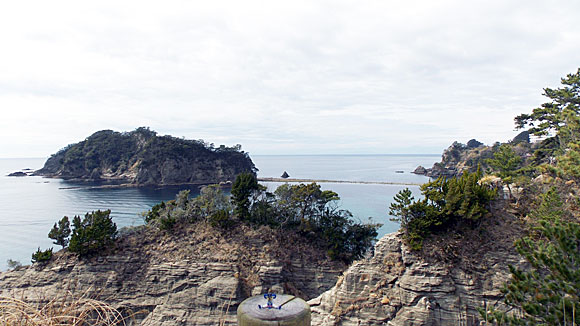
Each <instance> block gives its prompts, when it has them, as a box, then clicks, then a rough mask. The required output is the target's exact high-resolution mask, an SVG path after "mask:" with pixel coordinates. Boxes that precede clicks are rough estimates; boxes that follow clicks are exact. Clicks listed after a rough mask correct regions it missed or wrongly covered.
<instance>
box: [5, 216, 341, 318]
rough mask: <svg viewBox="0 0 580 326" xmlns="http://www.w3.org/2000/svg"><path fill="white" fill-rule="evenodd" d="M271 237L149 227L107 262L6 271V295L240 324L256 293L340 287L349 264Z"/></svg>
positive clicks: (70, 260) (310, 293) (62, 256)
mask: <svg viewBox="0 0 580 326" xmlns="http://www.w3.org/2000/svg"><path fill="white" fill-rule="evenodd" d="M268 231H269V230H266V229H257V230H254V229H253V228H250V227H246V226H241V227H240V229H238V230H233V231H232V232H221V231H219V230H215V229H213V228H211V227H210V226H208V225H205V224H198V225H196V226H194V227H193V229H192V230H185V231H183V232H178V234H174V235H163V233H162V232H161V233H157V234H155V232H156V231H152V230H151V229H148V228H146V227H141V228H139V229H138V230H136V231H133V232H134V234H131V235H128V236H124V237H123V238H122V241H120V242H119V243H118V244H117V247H118V248H117V250H115V252H113V253H112V254H109V255H105V256H103V257H95V258H91V259H83V260H79V259H77V258H76V256H74V255H72V254H70V253H66V252H63V251H61V252H58V253H56V254H55V258H54V259H53V261H51V262H50V263H49V264H47V265H46V266H32V267H28V268H19V269H17V270H15V271H10V272H5V273H0V296H12V297H16V298H26V299H27V300H28V301H30V300H32V301H41V302H42V301H43V300H44V301H46V300H47V299H50V298H54V297H58V296H59V295H62V294H63V293H66V292H67V291H68V290H71V291H72V293H75V295H77V296H80V295H85V296H88V297H91V298H96V299H98V300H101V301H104V302H106V303H108V304H111V305H112V306H113V307H115V308H117V309H121V310H123V311H126V312H128V311H132V312H137V314H136V315H135V320H134V323H133V324H135V325H164V326H173V325H218V324H219V322H220V321H223V322H224V323H225V325H235V324H236V309H237V306H238V305H239V304H240V303H241V302H242V301H243V300H244V299H246V298H247V297H249V296H250V295H251V294H252V293H254V292H256V293H263V292H265V291H266V290H268V289H274V290H275V291H276V292H278V293H282V292H286V293H291V294H294V295H298V296H300V297H301V298H304V299H306V300H308V299H311V298H313V297H316V296H318V295H320V294H321V293H323V292H324V291H326V290H328V289H330V288H331V287H332V286H334V284H336V280H337V279H338V277H339V275H340V274H341V273H342V272H343V271H344V269H345V266H344V265H343V264H342V263H338V262H332V261H330V260H328V258H326V257H325V255H324V254H323V251H320V250H317V249H316V248H315V247H312V246H310V245H308V244H304V243H302V244H301V243H300V242H299V241H296V239H286V238H280V237H278V236H276V235H275V234H271V233H270V232H268ZM292 249H295V250H296V252H293V251H292Z"/></svg>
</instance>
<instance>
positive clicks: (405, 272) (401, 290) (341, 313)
mask: <svg viewBox="0 0 580 326" xmlns="http://www.w3.org/2000/svg"><path fill="white" fill-rule="evenodd" d="M519 263H521V262H520V257H519V256H518V255H517V254H516V253H515V250H507V251H493V252H489V253H488V254H486V255H484V256H483V257H481V264H480V266H478V267H477V268H473V269H471V270H465V269H464V268H460V267H457V266H453V265H450V264H447V263H443V262H427V261H426V260H425V259H423V258H422V257H420V256H419V255H418V254H417V253H415V252H413V251H411V250H409V249H408V248H407V247H406V246H405V244H404V243H403V241H402V240H401V234H396V233H394V234H389V235H386V236H384V237H383V238H382V239H380V240H379V241H378V242H377V244H376V246H375V249H374V253H373V254H372V255H371V256H369V257H368V258H367V259H365V260H361V261H358V262H356V263H354V264H353V265H352V266H351V267H350V268H349V269H348V270H347V271H346V272H345V273H344V274H343V276H342V277H341V278H340V279H339V280H338V282H337V284H336V286H335V287H333V288H332V289H331V290H329V291H327V292H325V293H324V294H322V295H321V296H319V297H317V298H315V299H312V300H310V301H309V303H310V304H311V306H312V312H313V316H312V320H313V322H312V324H313V325H342V326H351V325H392V326H413V325H432V326H447V325H449V326H451V325H453V326H455V325H479V322H480V317H479V313H478V312H477V310H476V308H477V307H480V306H483V305H484V303H488V304H496V303H497V302H498V301H501V293H500V291H499V289H500V288H501V285H502V284H503V283H504V282H505V281H506V280H507V279H508V278H509V271H508V264H513V265H517V264H519Z"/></svg>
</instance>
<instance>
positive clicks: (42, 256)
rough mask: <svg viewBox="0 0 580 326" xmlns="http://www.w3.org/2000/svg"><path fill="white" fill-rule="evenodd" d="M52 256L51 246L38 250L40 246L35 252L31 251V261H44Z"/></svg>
mask: <svg viewBox="0 0 580 326" xmlns="http://www.w3.org/2000/svg"><path fill="white" fill-rule="evenodd" d="M51 258H52V248H49V249H46V250H44V251H43V250H40V247H38V249H37V250H36V252H34V253H32V260H31V262H32V263H45V262H47V261H49V260H50V259H51Z"/></svg>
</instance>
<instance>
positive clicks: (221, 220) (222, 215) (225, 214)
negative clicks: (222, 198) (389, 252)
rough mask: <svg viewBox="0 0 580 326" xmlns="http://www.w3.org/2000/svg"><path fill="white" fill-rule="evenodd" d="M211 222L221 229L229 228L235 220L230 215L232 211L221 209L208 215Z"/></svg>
mask: <svg viewBox="0 0 580 326" xmlns="http://www.w3.org/2000/svg"><path fill="white" fill-rule="evenodd" d="M208 221H209V224H210V225H211V226H213V227H218V228H221V229H229V228H231V227H232V226H233V225H234V220H232V218H231V216H230V212H229V211H227V210H225V209H221V210H219V211H217V212H215V213H213V214H212V215H210V216H209V217H208Z"/></svg>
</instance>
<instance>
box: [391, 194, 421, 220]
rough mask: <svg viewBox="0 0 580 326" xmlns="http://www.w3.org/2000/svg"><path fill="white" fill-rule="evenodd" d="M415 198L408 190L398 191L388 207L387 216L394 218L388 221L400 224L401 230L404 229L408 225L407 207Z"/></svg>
mask: <svg viewBox="0 0 580 326" xmlns="http://www.w3.org/2000/svg"><path fill="white" fill-rule="evenodd" d="M413 200H415V197H413V193H412V192H411V190H409V188H405V189H403V190H401V191H399V192H398V193H397V194H396V195H395V197H394V198H393V201H394V202H393V203H391V205H390V207H389V215H391V216H394V217H392V218H391V219H390V220H391V221H393V222H397V223H400V224H401V228H403V229H406V228H407V226H408V224H409V218H410V214H409V213H410V212H409V206H410V205H411V204H412V203H413Z"/></svg>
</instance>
